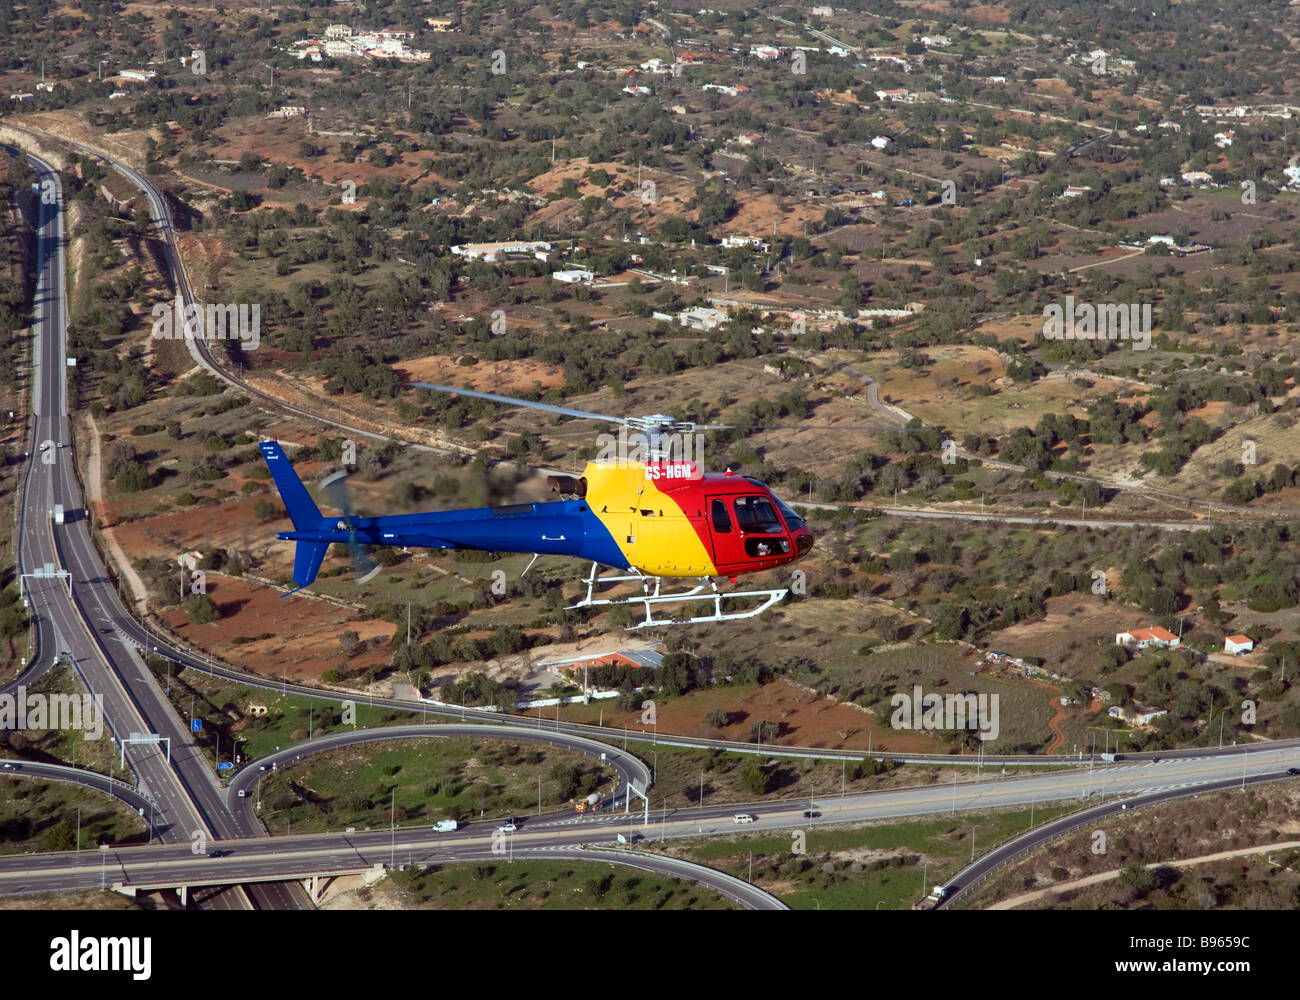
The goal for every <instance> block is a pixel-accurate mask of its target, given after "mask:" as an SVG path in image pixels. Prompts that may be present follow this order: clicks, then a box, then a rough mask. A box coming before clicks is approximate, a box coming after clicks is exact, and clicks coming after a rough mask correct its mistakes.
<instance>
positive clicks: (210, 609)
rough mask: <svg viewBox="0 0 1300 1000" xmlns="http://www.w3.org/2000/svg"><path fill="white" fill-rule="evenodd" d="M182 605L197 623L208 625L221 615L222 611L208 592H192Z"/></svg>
mask: <svg viewBox="0 0 1300 1000" xmlns="http://www.w3.org/2000/svg"><path fill="white" fill-rule="evenodd" d="M181 607H182V609H184V611H185V616H186V617H187V618H189V620H190V621H192V622H193V623H194V624H195V625H208V624H210V623H212V622H214V621H216V620H217V619H218V618H220V617H221V612H220V611H218V610H217V606H216V604H214V603H213V601H212V598H211V597H209V596H208V595H207V594H191V595H190V596H189V597H187V598H185V601H184V603H182V604H181Z"/></svg>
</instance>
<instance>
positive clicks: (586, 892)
mask: <svg viewBox="0 0 1300 1000" xmlns="http://www.w3.org/2000/svg"><path fill="white" fill-rule="evenodd" d="M391 879H392V882H393V885H394V887H395V888H396V889H397V890H398V891H399V893H400V898H401V901H402V903H403V904H405V905H406V906H408V907H415V908H419V909H440V910H441V909H447V910H515V909H519V910H591V909H601V910H605V909H613V910H728V909H735V907H734V905H733V904H732V903H731V902H730V901H728V900H726V899H724V898H722V897H721V896H719V895H717V894H716V893H713V892H710V891H709V890H707V889H701V888H700V887H699V886H696V885H693V884H691V883H689V882H682V881H679V880H677V879H672V878H664V877H662V876H659V875H652V874H650V873H648V872H642V871H633V870H630V869H627V868H624V867H623V866H621V865H610V864H601V863H600V862H595V861H592V862H573V861H532V860H529V861H513V862H504V861H503V862H500V863H487V862H481V863H477V864H461V865H443V866H434V867H431V868H421V869H411V870H407V871H405V872H395V873H393V874H392V876H391ZM361 895H362V898H363V899H364V898H367V895H368V893H367V890H364V889H363V890H361Z"/></svg>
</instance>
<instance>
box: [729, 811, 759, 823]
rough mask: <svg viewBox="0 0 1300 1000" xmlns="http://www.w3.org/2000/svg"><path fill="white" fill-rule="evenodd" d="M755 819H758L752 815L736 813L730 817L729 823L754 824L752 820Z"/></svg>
mask: <svg viewBox="0 0 1300 1000" xmlns="http://www.w3.org/2000/svg"><path fill="white" fill-rule="evenodd" d="M756 819H758V817H757V816H755V815H754V814H753V813H736V815H734V816H732V817H731V822H733V823H752V822H754V820H756Z"/></svg>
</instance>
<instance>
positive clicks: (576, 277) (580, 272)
mask: <svg viewBox="0 0 1300 1000" xmlns="http://www.w3.org/2000/svg"><path fill="white" fill-rule="evenodd" d="M551 277H552V278H554V279H555V280H556V281H563V282H565V283H566V284H569V285H590V284H591V283H592V282H593V281H595V280H596V272H595V271H588V270H587V269H586V268H574V269H573V270H570V271H554V272H552V273H551Z"/></svg>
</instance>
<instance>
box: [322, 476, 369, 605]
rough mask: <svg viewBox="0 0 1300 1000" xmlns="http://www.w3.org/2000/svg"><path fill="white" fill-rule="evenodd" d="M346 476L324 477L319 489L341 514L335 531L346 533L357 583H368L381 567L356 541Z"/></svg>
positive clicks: (355, 519) (355, 526)
mask: <svg viewBox="0 0 1300 1000" xmlns="http://www.w3.org/2000/svg"><path fill="white" fill-rule="evenodd" d="M347 479H348V474H347V473H346V472H343V471H339V472H335V473H334V474H333V475H330V476H326V477H325V479H323V480H322V481H321V484H320V485H321V489H323V490H324V491H325V495H326V496H328V497H329V499H330V503H332V504H333V505H334V506H335V507H337V508H338V509H339V510H341V511H342V512H343V518H342V519H341V520H340V521H339V522H338V524H337V526H336V527H337V529H338V530H339V531H346V532H347V533H348V553H349V554H350V555H351V556H352V566H353V569H354V570H355V571H356V574H357V581H356V582H357V583H369V582H370V581H371V580H373V579H374V578H375V576H376V575H377V574H378V573H379V571H380V569H382V568H383V567H381V566H380V565H379V563H377V562H375V561H374V560H373V559H371V558H370V556H369V548H368V547H367V546H366V545H364V544H363V543H361V542H359V541H358V540H357V518H356V516H355V515H354V514H353V512H352V491H351V490H350V489H348V484H347Z"/></svg>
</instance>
